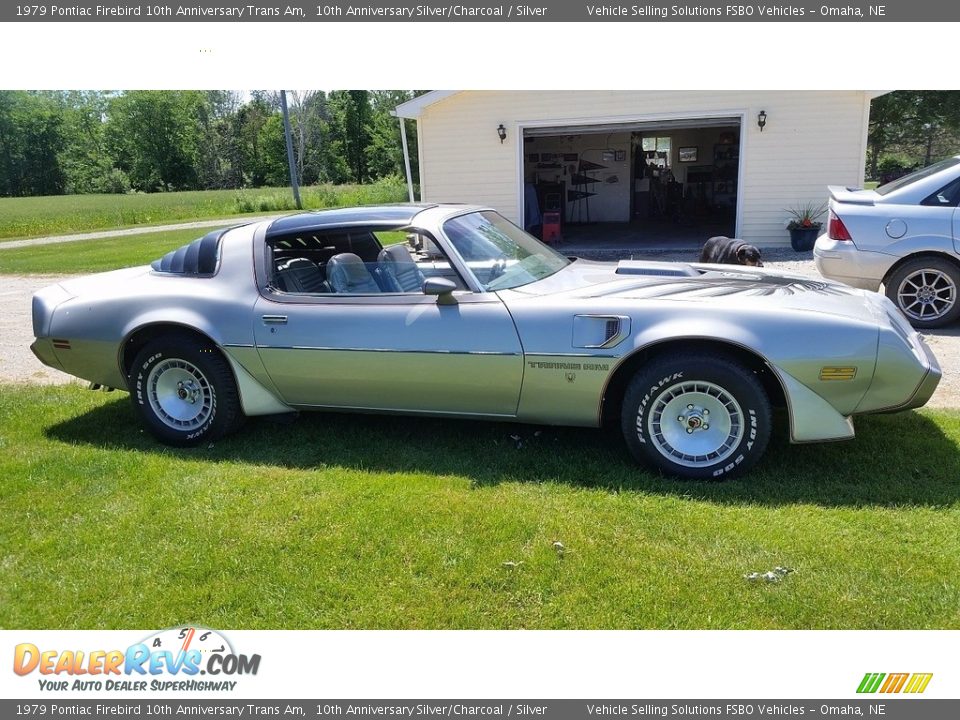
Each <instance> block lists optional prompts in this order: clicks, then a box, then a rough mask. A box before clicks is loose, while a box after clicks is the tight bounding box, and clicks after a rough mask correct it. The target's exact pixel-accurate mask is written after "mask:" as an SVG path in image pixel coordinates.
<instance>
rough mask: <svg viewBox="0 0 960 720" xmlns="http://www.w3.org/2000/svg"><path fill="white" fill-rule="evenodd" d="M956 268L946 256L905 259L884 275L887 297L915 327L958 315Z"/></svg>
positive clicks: (958, 275)
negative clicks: (943, 257)
mask: <svg viewBox="0 0 960 720" xmlns="http://www.w3.org/2000/svg"><path fill="white" fill-rule="evenodd" d="M958 288H960V270H958V269H957V266H956V265H954V264H953V263H951V262H949V261H948V260H944V259H941V258H935V257H920V258H916V259H914V260H910V261H908V262H905V263H904V264H903V265H901V266H900V267H899V268H897V269H896V270H895V271H894V272H893V273H892V274H891V275H890V277H889V278H888V279H887V282H886V283H885V290H886V293H887V297H888V298H890V299H891V300H892V301H893V302H894V304H895V305H896V306H897V307H898V308H900V312H902V313H903V314H904V315H906V317H907V320H909V321H910V324H911V325H913V326H914V327H917V328H935V327H940V326H941V325H947V324H949V323H952V322H954V321H955V320H957V318H960V302H958V294H957V292H958Z"/></svg>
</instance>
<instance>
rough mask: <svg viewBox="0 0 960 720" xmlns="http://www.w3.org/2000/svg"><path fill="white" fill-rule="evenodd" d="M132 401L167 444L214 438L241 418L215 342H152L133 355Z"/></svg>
mask: <svg viewBox="0 0 960 720" xmlns="http://www.w3.org/2000/svg"><path fill="white" fill-rule="evenodd" d="M130 398H131V400H132V401H133V406H134V408H136V410H137V411H138V413H139V414H140V416H141V418H142V419H143V422H144V424H145V425H146V427H147V429H148V430H149V431H150V432H151V433H152V434H153V435H154V436H155V437H156V438H157V439H158V440H160V441H161V442H163V443H166V444H168V445H175V446H179V447H189V446H192V445H199V444H200V443H202V442H209V441H211V440H216V439H217V438H220V437H223V436H224V435H226V434H228V433H230V432H233V431H234V430H236V429H237V428H238V427H239V426H240V424H242V422H243V419H244V416H243V410H242V408H241V406H240V396H239V393H238V392H237V385H236V383H235V382H234V379H233V373H232V372H231V370H230V366H229V364H228V363H227V361H226V359H225V358H224V357H223V356H222V355H221V354H220V352H219V350H217V348H216V347H215V346H214V345H213V343H211V342H209V341H206V340H201V339H200V338H196V337H193V336H188V335H169V336H165V337H160V338H157V339H155V340H151V341H150V342H149V343H147V344H146V346H144V348H143V349H142V350H141V351H140V352H139V353H137V357H136V358H135V359H134V361H133V369H132V370H131V373H130Z"/></svg>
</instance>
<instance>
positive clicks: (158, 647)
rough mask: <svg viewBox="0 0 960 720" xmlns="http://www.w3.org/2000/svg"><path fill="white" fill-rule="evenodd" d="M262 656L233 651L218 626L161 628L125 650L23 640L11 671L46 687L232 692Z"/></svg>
mask: <svg viewBox="0 0 960 720" xmlns="http://www.w3.org/2000/svg"><path fill="white" fill-rule="evenodd" d="M259 669H260V655H245V654H240V653H237V652H235V651H234V649H233V646H232V645H231V644H230V641H229V640H227V639H226V637H224V636H223V635H222V634H221V633H219V632H217V631H216V630H210V629H209V628H203V627H177V628H170V629H169V630H161V631H160V632H158V633H154V634H153V635H150V636H149V637H147V638H144V639H143V640H141V641H139V642H135V643H133V644H132V645H130V646H129V647H127V648H126V650H101V649H94V650H55V649H46V648H39V647H37V646H36V645H34V644H33V643H20V644H19V645H17V646H16V647H15V648H14V653H13V671H14V672H15V673H16V674H17V675H20V676H22V677H26V676H30V675H33V674H36V675H37V676H38V677H37V682H38V683H39V685H40V689H41V690H45V691H54V692H56V691H84V690H93V691H103V690H108V691H116V692H143V691H145V690H168V691H169V690H173V691H178V692H183V691H203V692H210V691H231V690H234V689H235V688H236V686H237V682H238V680H235V679H233V678H236V677H238V676H243V675H256V674H257V671H258V670H259Z"/></svg>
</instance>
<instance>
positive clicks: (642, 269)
mask: <svg viewBox="0 0 960 720" xmlns="http://www.w3.org/2000/svg"><path fill="white" fill-rule="evenodd" d="M616 273H617V275H646V276H654V277H699V276H700V275H701V273H700V271H699V270H696V269H694V268H693V267H692V266H690V265H687V264H686V263H671V262H655V261H652V260H621V261H620V262H619V263H617V270H616Z"/></svg>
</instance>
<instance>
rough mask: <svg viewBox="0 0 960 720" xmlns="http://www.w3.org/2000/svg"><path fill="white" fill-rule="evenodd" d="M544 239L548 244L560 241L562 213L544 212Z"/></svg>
mask: <svg viewBox="0 0 960 720" xmlns="http://www.w3.org/2000/svg"><path fill="white" fill-rule="evenodd" d="M543 241H544V242H545V243H547V244H550V243H553V242H559V241H560V213H558V212H545V213H544V214H543Z"/></svg>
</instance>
